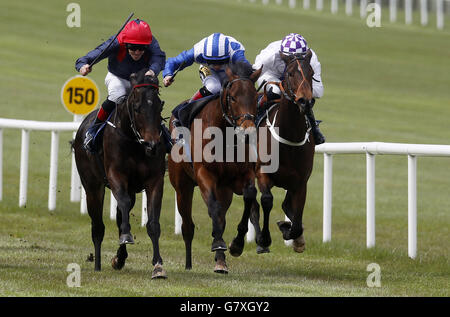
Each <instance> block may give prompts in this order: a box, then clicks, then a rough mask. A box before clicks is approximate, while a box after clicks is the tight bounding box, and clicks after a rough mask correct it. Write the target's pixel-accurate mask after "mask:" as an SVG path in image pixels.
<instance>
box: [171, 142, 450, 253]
mask: <svg viewBox="0 0 450 317" xmlns="http://www.w3.org/2000/svg"><path fill="white" fill-rule="evenodd" d="M316 153H323V155H324V178H323V242H328V241H331V210H332V184H333V182H332V179H333V155H336V154H365V155H366V192H367V194H366V245H367V248H371V247H374V246H375V155H382V154H391V155H407V156H408V256H409V257H410V258H412V259H415V258H416V256H417V157H418V156H447V157H450V145H429V144H405V143H383V142H354V143H324V144H321V145H318V146H316ZM175 207H176V202H175ZM287 220H289V219H287ZM180 232H181V217H180V216H179V214H178V211H177V209H176V208H175V233H177V234H178V233H180ZM254 238H255V230H254V228H253V226H252V225H251V223H250V222H249V232H248V233H247V241H249V242H250V241H253V240H254ZM286 244H289V243H286Z"/></svg>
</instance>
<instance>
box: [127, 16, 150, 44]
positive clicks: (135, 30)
mask: <svg viewBox="0 0 450 317" xmlns="http://www.w3.org/2000/svg"><path fill="white" fill-rule="evenodd" d="M152 38H153V37H152V31H151V30H150V26H149V25H148V23H147V22H145V21H142V20H139V19H136V20H133V21H130V22H128V23H127V25H125V28H124V29H123V31H122V32H120V35H119V41H120V42H121V43H130V44H143V45H148V44H150V43H151V42H152Z"/></svg>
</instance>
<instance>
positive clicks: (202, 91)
mask: <svg viewBox="0 0 450 317" xmlns="http://www.w3.org/2000/svg"><path fill="white" fill-rule="evenodd" d="M209 95H212V93H211V92H210V91H209V90H208V89H206V87H205V86H203V87H202V88H200V89H199V90H198V91H197V92H196V93H195V94H194V95H193V96H192V98H191V100H189V102H193V101H195V100H198V99H201V98H203V97H206V96H209Z"/></svg>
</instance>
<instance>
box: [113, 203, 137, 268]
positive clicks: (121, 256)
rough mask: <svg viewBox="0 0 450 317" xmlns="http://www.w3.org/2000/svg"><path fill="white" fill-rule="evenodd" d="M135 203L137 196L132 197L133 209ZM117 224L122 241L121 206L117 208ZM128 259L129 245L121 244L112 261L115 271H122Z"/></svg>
mask: <svg viewBox="0 0 450 317" xmlns="http://www.w3.org/2000/svg"><path fill="white" fill-rule="evenodd" d="M135 201H136V195H131V208H133V206H134V203H135ZM130 210H131V209H130ZM116 224H117V228H118V229H119V239H120V237H121V236H122V229H121V225H122V211H121V210H120V208H119V206H117V208H116ZM127 258H128V252H127V245H126V244H120V245H119V248H118V249H117V253H116V255H115V256H114V257H113V258H112V260H111V264H112V267H113V268H114V269H115V270H121V269H122V268H123V267H124V266H125V261H126V259H127Z"/></svg>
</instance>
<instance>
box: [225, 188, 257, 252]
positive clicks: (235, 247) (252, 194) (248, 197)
mask: <svg viewBox="0 0 450 317" xmlns="http://www.w3.org/2000/svg"><path fill="white" fill-rule="evenodd" d="M243 196H244V212H243V214H242V218H241V221H240V223H239V225H238V234H237V236H236V237H235V238H234V239H233V241H232V242H231V244H230V254H231V255H232V256H240V255H241V254H242V251H243V250H244V245H245V242H244V237H245V234H246V233H247V232H248V219H249V218H250V214H251V213H253V217H252V220H253V221H255V218H256V217H255V216H254V214H255V213H258V215H257V216H258V217H257V218H259V205H258V202H257V201H256V188H255V185H254V184H251V185H249V186H247V187H246V188H244V191H243ZM255 208H256V209H258V210H256V211H255ZM256 224H257V225H256V226H255V227H256V228H255V230H256V231H257V232H258V234H260V228H259V221H257V222H256Z"/></svg>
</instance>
